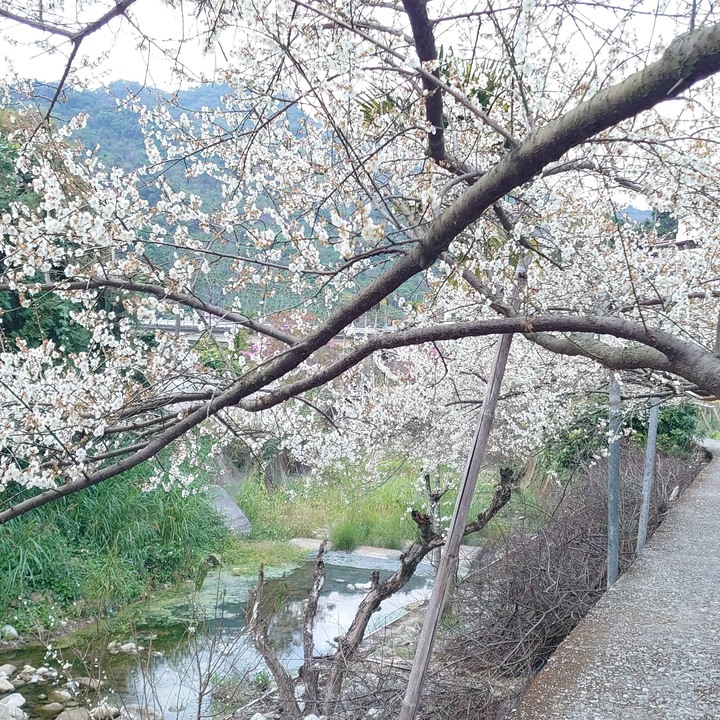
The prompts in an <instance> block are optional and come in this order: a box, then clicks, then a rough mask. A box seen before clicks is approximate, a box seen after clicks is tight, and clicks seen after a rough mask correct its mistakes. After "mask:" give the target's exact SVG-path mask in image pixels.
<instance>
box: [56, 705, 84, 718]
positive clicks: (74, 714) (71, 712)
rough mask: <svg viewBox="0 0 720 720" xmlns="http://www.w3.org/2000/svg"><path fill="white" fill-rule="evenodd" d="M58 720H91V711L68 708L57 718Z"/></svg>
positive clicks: (81, 708)
mask: <svg viewBox="0 0 720 720" xmlns="http://www.w3.org/2000/svg"><path fill="white" fill-rule="evenodd" d="M57 720H90V711H89V710H88V709H87V708H84V707H74V708H66V709H65V710H63V711H62V712H61V713H60V714H59V715H58V716H57Z"/></svg>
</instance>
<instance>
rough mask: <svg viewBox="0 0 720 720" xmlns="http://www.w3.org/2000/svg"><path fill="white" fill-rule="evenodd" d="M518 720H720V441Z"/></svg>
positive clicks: (539, 681) (541, 679)
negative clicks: (710, 459) (702, 468)
mask: <svg viewBox="0 0 720 720" xmlns="http://www.w3.org/2000/svg"><path fill="white" fill-rule="evenodd" d="M707 446H708V449H709V450H710V451H711V452H712V453H713V455H714V459H713V461H712V462H711V463H710V464H709V465H708V466H706V468H705V469H704V470H703V471H702V472H701V474H700V476H699V477H698V478H697V479H696V481H695V482H694V483H693V484H692V486H691V487H690V488H689V489H688V490H687V491H686V492H685V493H683V495H682V497H681V498H680V499H679V500H678V501H677V502H676V504H675V505H674V506H673V508H672V510H671V511H670V513H669V514H668V517H667V518H666V519H665V522H664V523H663V524H662V525H661V526H660V528H659V529H658V531H657V532H656V533H655V535H654V536H653V538H652V539H651V540H650V542H649V543H648V545H647V546H646V548H645V550H644V552H643V553H642V555H641V556H640V557H639V558H638V560H637V561H636V562H635V563H634V564H633V566H632V567H631V568H630V569H629V570H628V571H627V572H626V573H625V574H624V575H623V576H622V577H621V578H620V579H619V580H618V582H617V584H616V585H615V586H614V587H613V588H612V590H610V591H609V592H608V593H607V594H606V595H605V596H604V597H603V598H602V599H601V600H600V602H599V603H598V604H597V605H596V606H595V608H594V609H593V610H592V612H591V613H590V614H589V615H588V616H587V618H585V620H583V621H582V622H581V623H580V625H578V627H577V628H576V629H575V631H574V632H572V633H571V634H570V636H569V637H568V638H567V639H566V640H565V641H564V642H563V643H562V645H560V647H559V648H558V649H557V651H556V652H555V654H554V655H553V657H552V658H551V659H550V662H549V663H548V665H547V667H546V668H545V669H544V670H543V671H542V672H540V673H539V674H538V675H537V677H536V678H535V679H534V680H533V682H532V683H531V685H530V687H529V688H528V690H527V691H526V692H525V693H524V695H523V698H522V700H521V702H520V704H519V705H518V707H517V708H516V709H515V711H514V712H513V713H512V714H511V716H510V717H511V719H512V720H665V719H667V720H671V719H672V720H720V442H713V441H707Z"/></svg>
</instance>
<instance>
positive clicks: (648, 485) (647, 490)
mask: <svg viewBox="0 0 720 720" xmlns="http://www.w3.org/2000/svg"><path fill="white" fill-rule="evenodd" d="M659 415H660V398H659V397H652V398H650V419H649V420H648V434H647V446H646V447H645V470H644V472H643V489H642V505H641V506H640V520H639V522H638V534H637V544H636V545H635V552H636V553H637V554H638V555H639V554H640V552H641V551H642V549H643V548H644V547H645V541H646V540H647V529H648V521H649V519H650V499H651V498H652V490H653V479H654V477H655V454H656V446H657V427H658V416H659Z"/></svg>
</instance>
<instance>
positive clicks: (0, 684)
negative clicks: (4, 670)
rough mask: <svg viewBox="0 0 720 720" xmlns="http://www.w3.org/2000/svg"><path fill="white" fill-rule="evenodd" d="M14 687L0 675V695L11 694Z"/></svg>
mask: <svg viewBox="0 0 720 720" xmlns="http://www.w3.org/2000/svg"><path fill="white" fill-rule="evenodd" d="M14 689H15V686H14V685H13V684H12V683H11V682H10V681H9V680H8V679H7V678H5V677H3V676H2V675H0V693H6V692H12V691H13V690H14Z"/></svg>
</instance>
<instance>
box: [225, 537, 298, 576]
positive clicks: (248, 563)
mask: <svg viewBox="0 0 720 720" xmlns="http://www.w3.org/2000/svg"><path fill="white" fill-rule="evenodd" d="M222 555H223V563H224V565H225V566H226V567H229V568H231V569H232V573H233V574H234V575H254V574H255V573H256V572H257V571H258V568H259V567H260V565H261V564H262V565H264V566H266V567H280V568H282V567H290V566H294V565H299V564H300V563H301V562H303V560H305V559H306V558H307V556H308V551H307V550H305V549H304V548H300V547H298V546H297V545H293V544H292V543H289V542H286V541H280V540H255V541H251V542H248V541H247V540H243V539H241V538H237V537H233V538H230V539H229V540H228V542H227V543H226V545H225V548H224V549H223V553H222Z"/></svg>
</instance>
